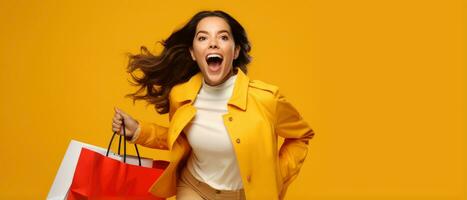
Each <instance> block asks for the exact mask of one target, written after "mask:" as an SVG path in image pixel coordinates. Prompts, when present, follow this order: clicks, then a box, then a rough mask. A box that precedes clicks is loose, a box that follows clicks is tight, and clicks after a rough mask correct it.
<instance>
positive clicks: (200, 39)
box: [198, 36, 206, 41]
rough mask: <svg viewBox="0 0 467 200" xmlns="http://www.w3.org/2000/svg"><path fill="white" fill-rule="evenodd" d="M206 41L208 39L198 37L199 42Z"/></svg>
mask: <svg viewBox="0 0 467 200" xmlns="http://www.w3.org/2000/svg"><path fill="white" fill-rule="evenodd" d="M205 39H206V37H204V36H201V37H198V40H199V41H203V40H205Z"/></svg>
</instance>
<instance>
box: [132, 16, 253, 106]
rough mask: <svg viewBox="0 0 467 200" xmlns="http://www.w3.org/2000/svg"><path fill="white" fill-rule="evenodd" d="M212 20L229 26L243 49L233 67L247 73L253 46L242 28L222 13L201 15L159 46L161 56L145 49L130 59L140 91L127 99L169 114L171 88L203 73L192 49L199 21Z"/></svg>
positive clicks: (192, 19)
mask: <svg viewBox="0 0 467 200" xmlns="http://www.w3.org/2000/svg"><path fill="white" fill-rule="evenodd" d="M210 16H216V17H221V18H223V19H225V20H226V22H227V23H228V24H229V26H230V29H231V31H232V35H233V38H234V42H235V45H236V46H239V47H240V54H239V56H238V57H237V59H235V60H234V61H233V67H234V68H237V67H238V68H240V69H241V70H242V71H243V72H244V73H247V65H248V64H249V63H250V61H251V57H250V55H249V54H248V52H250V50H251V45H250V42H249V41H248V38H247V35H246V32H245V30H244V28H243V27H242V25H240V23H239V22H238V21H237V20H235V19H234V18H233V17H231V16H230V15H229V14H227V13H225V12H223V11H220V10H215V11H201V12H198V13H196V14H195V15H194V16H193V17H192V18H191V19H190V21H188V23H187V24H185V25H184V26H183V27H182V28H180V29H178V30H176V31H174V32H173V33H172V34H171V35H170V36H169V37H168V38H167V39H165V40H162V41H159V42H158V43H160V44H162V46H163V47H164V48H163V50H162V52H161V53H160V54H159V55H154V54H152V53H151V52H149V50H148V49H147V48H146V47H145V46H141V49H140V50H141V52H140V54H136V55H133V54H129V55H128V57H129V62H128V66H127V71H128V72H129V73H130V75H131V77H132V79H133V81H134V83H131V84H132V85H133V86H139V89H138V90H137V91H136V92H135V93H131V94H128V95H126V97H131V98H132V99H133V103H135V101H136V100H146V101H147V103H148V104H154V106H155V109H156V111H157V112H158V113H159V114H165V113H167V112H169V106H170V102H169V99H168V96H169V93H170V91H171V89H172V87H173V86H175V85H177V84H180V83H184V82H186V81H188V80H189V79H190V78H191V77H192V76H193V75H195V74H196V73H198V72H199V71H200V69H199V67H198V65H197V63H196V61H193V60H192V58H191V55H190V51H189V48H190V47H192V44H193V38H194V36H195V32H196V26H197V25H198V23H199V21H201V20H202V19H203V18H205V17H210ZM137 71H141V72H142V76H141V77H138V76H137V74H136V73H137ZM145 91H146V93H144V92H145Z"/></svg>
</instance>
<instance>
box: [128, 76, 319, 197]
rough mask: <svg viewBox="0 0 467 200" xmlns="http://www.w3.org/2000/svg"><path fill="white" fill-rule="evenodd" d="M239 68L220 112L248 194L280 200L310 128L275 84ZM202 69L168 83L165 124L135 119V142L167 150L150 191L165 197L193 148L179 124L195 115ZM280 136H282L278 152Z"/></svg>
mask: <svg viewBox="0 0 467 200" xmlns="http://www.w3.org/2000/svg"><path fill="white" fill-rule="evenodd" d="M236 71H237V79H236V81H235V85H234V89H233V93H232V96H231V98H230V100H229V102H228V105H227V109H228V113H226V114H225V115H223V118H224V124H225V126H226V129H227V131H228V133H229V135H230V138H231V141H232V144H233V147H234V150H235V154H236V156H237V160H238V165H239V168H240V173H241V176H242V181H243V187H244V190H245V195H246V198H247V199H268V200H269V199H271V200H273V199H283V198H284V195H285V193H286V190H287V187H288V186H289V184H290V183H291V182H292V181H293V180H294V179H295V178H296V177H297V175H298V172H299V170H300V168H301V166H302V164H303V161H304V160H305V157H306V155H307V152H308V140H310V139H311V138H312V137H313V135H314V132H313V130H312V129H311V128H310V127H309V126H308V124H307V123H306V122H305V121H304V120H303V119H302V117H301V116H300V115H299V113H298V112H297V110H296V109H295V108H294V107H293V106H292V105H291V104H290V103H289V102H287V100H286V99H285V98H284V96H282V95H281V94H280V93H279V91H278V88H277V87H276V86H273V85H270V84H266V83H264V82H261V81H257V80H249V78H248V77H247V76H246V75H245V74H244V73H243V72H242V71H241V70H236ZM202 81H203V76H202V74H201V72H199V73H198V74H196V75H194V76H193V77H192V78H190V80H189V81H187V82H185V83H182V84H178V85H176V86H174V87H173V88H172V91H171V92H170V95H169V101H170V111H169V121H170V124H169V127H168V128H167V127H163V126H160V125H158V124H154V123H145V122H141V121H139V124H140V127H139V128H140V130H139V131H138V133H137V134H136V135H135V138H134V139H133V141H134V142H135V143H137V144H140V145H143V146H146V147H150V148H157V149H167V150H169V151H170V164H169V166H168V167H167V168H166V170H165V171H164V173H163V174H162V175H161V177H160V178H159V179H158V180H157V181H156V182H155V183H154V184H153V185H152V186H151V188H150V192H151V193H152V194H154V195H155V196H158V197H164V198H168V197H171V196H173V195H175V194H176V183H177V178H178V176H179V172H180V170H181V169H182V168H183V165H184V164H185V162H186V160H187V158H188V155H189V154H190V150H191V147H190V145H189V143H188V140H187V138H186V136H185V134H181V133H182V132H183V128H184V127H185V126H186V125H187V124H188V123H189V122H190V121H191V119H192V118H193V117H194V116H195V114H196V108H195V107H194V106H193V103H194V100H195V98H196V95H197V94H198V91H199V90H200V88H201V85H202ZM278 136H281V137H283V138H285V140H284V143H283V144H282V146H281V148H280V150H279V151H278Z"/></svg>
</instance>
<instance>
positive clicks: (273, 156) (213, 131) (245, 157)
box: [112, 11, 314, 200]
mask: <svg viewBox="0 0 467 200" xmlns="http://www.w3.org/2000/svg"><path fill="white" fill-rule="evenodd" d="M161 43H162V45H163V46H164V49H163V51H162V52H161V53H160V54H159V55H153V54H151V53H150V52H149V51H148V50H147V48H145V47H144V46H143V47H141V54H138V55H130V61H129V64H128V72H129V73H131V75H132V77H133V79H134V81H135V85H137V86H140V88H139V89H138V90H137V91H136V92H135V93H133V94H129V95H128V96H129V97H132V98H133V100H146V101H148V102H149V103H151V104H154V105H155V108H156V111H157V112H158V113H160V114H165V113H169V121H170V124H169V127H163V126H161V125H158V124H155V123H148V122H142V121H139V120H135V119H134V118H132V117H131V116H130V115H128V114H126V113H125V112H123V111H122V110H120V109H118V108H115V115H114V116H113V122H112V129H113V131H118V132H119V134H123V131H122V130H121V126H122V122H124V123H125V129H126V134H127V136H128V137H130V139H131V141H132V142H133V143H136V144H140V145H143V146H146V147H150V148H157V149H165V150H168V151H169V152H170V164H169V165H168V166H167V168H166V170H165V171H164V173H163V174H162V175H161V177H160V178H159V179H158V180H157V181H156V182H155V183H154V184H153V185H152V186H151V188H150V192H151V193H152V194H154V195H155V196H158V197H165V198H167V197H171V196H173V195H176V196H177V199H190V200H194V199H283V198H284V195H285V193H286V190H287V188H288V186H289V184H290V183H291V182H292V181H293V180H294V179H295V178H296V177H297V175H298V173H299V171H300V168H301V166H302V165H303V161H304V160H305V157H306V155H307V152H308V141H309V140H310V139H311V138H312V137H313V135H314V132H313V130H312V129H311V128H310V127H309V125H308V124H307V123H306V122H305V121H304V120H303V118H302V117H301V116H300V114H299V113H298V112H297V110H296V109H295V108H294V107H293V106H292V105H291V104H290V103H289V102H288V101H287V100H286V99H285V98H284V96H283V95H281V93H280V92H279V91H278V88H277V87H276V86H274V85H271V84H267V83H264V82H262V81H258V80H250V79H249V78H248V77H247V76H246V74H247V65H248V64H249V63H250V60H251V58H250V56H249V54H248V52H249V51H250V49H251V48H250V43H249V41H248V38H247V35H246V32H245V30H244V29H243V27H242V26H241V25H240V24H239V23H238V22H237V21H236V20H235V19H234V18H232V17H231V16H230V15H228V14H227V13H225V12H223V11H202V12H199V13H197V14H196V15H194V16H193V17H192V18H191V20H190V21H189V22H188V23H187V24H186V25H185V26H183V27H182V28H181V29H179V30H177V31H175V32H174V33H172V34H171V35H170V36H169V38H167V39H166V40H163V41H162V42H161ZM137 71H140V72H142V73H141V74H142V75H141V76H139V77H138V76H137V75H136V73H135V72H137ZM278 136H281V137H283V138H285V140H284V143H283V144H282V146H281V147H280V150H279V151H278Z"/></svg>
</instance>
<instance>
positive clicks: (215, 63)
mask: <svg viewBox="0 0 467 200" xmlns="http://www.w3.org/2000/svg"><path fill="white" fill-rule="evenodd" d="M223 60H224V58H223V57H222V55H220V54H208V56H206V62H207V63H208V67H209V69H210V70H211V71H213V72H216V71H218V70H219V69H220V66H221V64H222V61H223Z"/></svg>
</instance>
